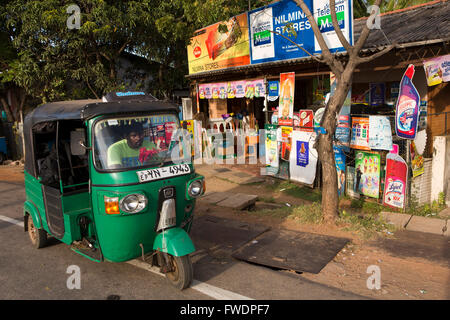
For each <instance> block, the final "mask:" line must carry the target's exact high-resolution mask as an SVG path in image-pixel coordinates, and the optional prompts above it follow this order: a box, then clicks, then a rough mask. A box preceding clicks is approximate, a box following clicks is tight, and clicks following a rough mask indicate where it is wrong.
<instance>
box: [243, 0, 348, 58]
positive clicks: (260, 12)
mask: <svg viewBox="0 0 450 320" xmlns="http://www.w3.org/2000/svg"><path fill="white" fill-rule="evenodd" d="M305 4H306V5H307V6H308V7H309V8H310V11H311V12H312V13H313V14H314V17H315V19H316V21H317V23H318V25H319V28H320V30H321V32H322V35H323V36H324V39H325V42H326V43H327V45H328V47H329V48H330V51H332V52H334V51H344V48H343V47H342V45H341V43H340V42H339V40H338V39H337V36H336V34H335V32H334V29H333V26H332V24H331V14H330V8H329V2H328V0H305ZM335 8H336V15H337V19H338V23H339V26H340V27H341V28H343V33H344V35H346V37H347V39H348V41H349V43H350V44H353V36H352V23H353V13H352V0H337V1H336V6H335ZM248 24H249V37H250V54H251V63H252V64H256V63H263V62H271V61H278V60H287V59H296V58H302V57H307V56H309V55H308V54H307V53H306V52H305V51H304V50H302V49H301V48H299V46H301V47H302V48H304V49H305V50H306V51H308V52H309V53H311V54H315V53H320V52H321V49H320V47H319V45H318V43H317V41H316V40H315V37H314V32H313V30H312V28H311V24H310V23H309V21H308V18H307V17H306V14H305V13H304V12H303V11H302V10H301V8H300V7H299V6H297V4H296V3H295V2H294V1H292V0H283V1H280V2H276V3H273V4H270V5H268V6H266V7H263V8H259V9H255V10H252V11H249V14H248ZM292 30H293V31H295V32H292Z"/></svg>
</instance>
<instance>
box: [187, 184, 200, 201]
mask: <svg viewBox="0 0 450 320" xmlns="http://www.w3.org/2000/svg"><path fill="white" fill-rule="evenodd" d="M202 192H203V181H202V180H195V181H194V182H192V183H191V184H190V185H189V188H188V194H189V196H190V197H193V198H196V197H198V196H200V195H201V194H202Z"/></svg>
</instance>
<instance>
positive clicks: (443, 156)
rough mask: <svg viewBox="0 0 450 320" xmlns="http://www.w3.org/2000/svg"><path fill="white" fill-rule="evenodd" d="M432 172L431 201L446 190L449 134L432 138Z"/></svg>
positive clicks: (449, 163) (449, 166)
mask: <svg viewBox="0 0 450 320" xmlns="http://www.w3.org/2000/svg"><path fill="white" fill-rule="evenodd" d="M432 167H433V169H432V170H433V172H432V178H431V201H434V200H436V201H437V200H438V199H439V193H441V192H450V190H447V186H448V182H449V180H450V136H436V137H434V139H433V165H432Z"/></svg>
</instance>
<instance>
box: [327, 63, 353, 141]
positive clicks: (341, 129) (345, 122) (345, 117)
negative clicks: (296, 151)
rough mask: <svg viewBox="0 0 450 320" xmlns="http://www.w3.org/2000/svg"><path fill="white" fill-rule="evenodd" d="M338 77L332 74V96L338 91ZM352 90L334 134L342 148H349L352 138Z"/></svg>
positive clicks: (349, 91)
mask: <svg viewBox="0 0 450 320" xmlns="http://www.w3.org/2000/svg"><path fill="white" fill-rule="evenodd" d="M336 86H337V83H336V76H335V75H334V74H333V73H332V72H331V73H330V96H332V95H333V94H334V91H335V90H336ZM351 98H352V88H350V89H349V90H348V93H347V97H346V98H345V101H344V104H343V105H342V108H341V111H340V112H339V117H338V123H337V127H336V132H335V134H334V136H335V138H336V140H337V141H338V143H339V144H340V145H342V146H345V147H347V149H348V147H349V145H350V136H351V128H350V127H351V123H350V119H351V117H350V110H351V103H352V99H351Z"/></svg>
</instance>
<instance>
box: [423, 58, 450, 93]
mask: <svg viewBox="0 0 450 320" xmlns="http://www.w3.org/2000/svg"><path fill="white" fill-rule="evenodd" d="M423 67H424V69H425V75H426V77H427V84H428V86H434V85H437V84H439V83H442V82H448V81H450V54H447V55H445V56H440V57H436V58H433V59H429V60H425V61H424V62H423Z"/></svg>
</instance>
